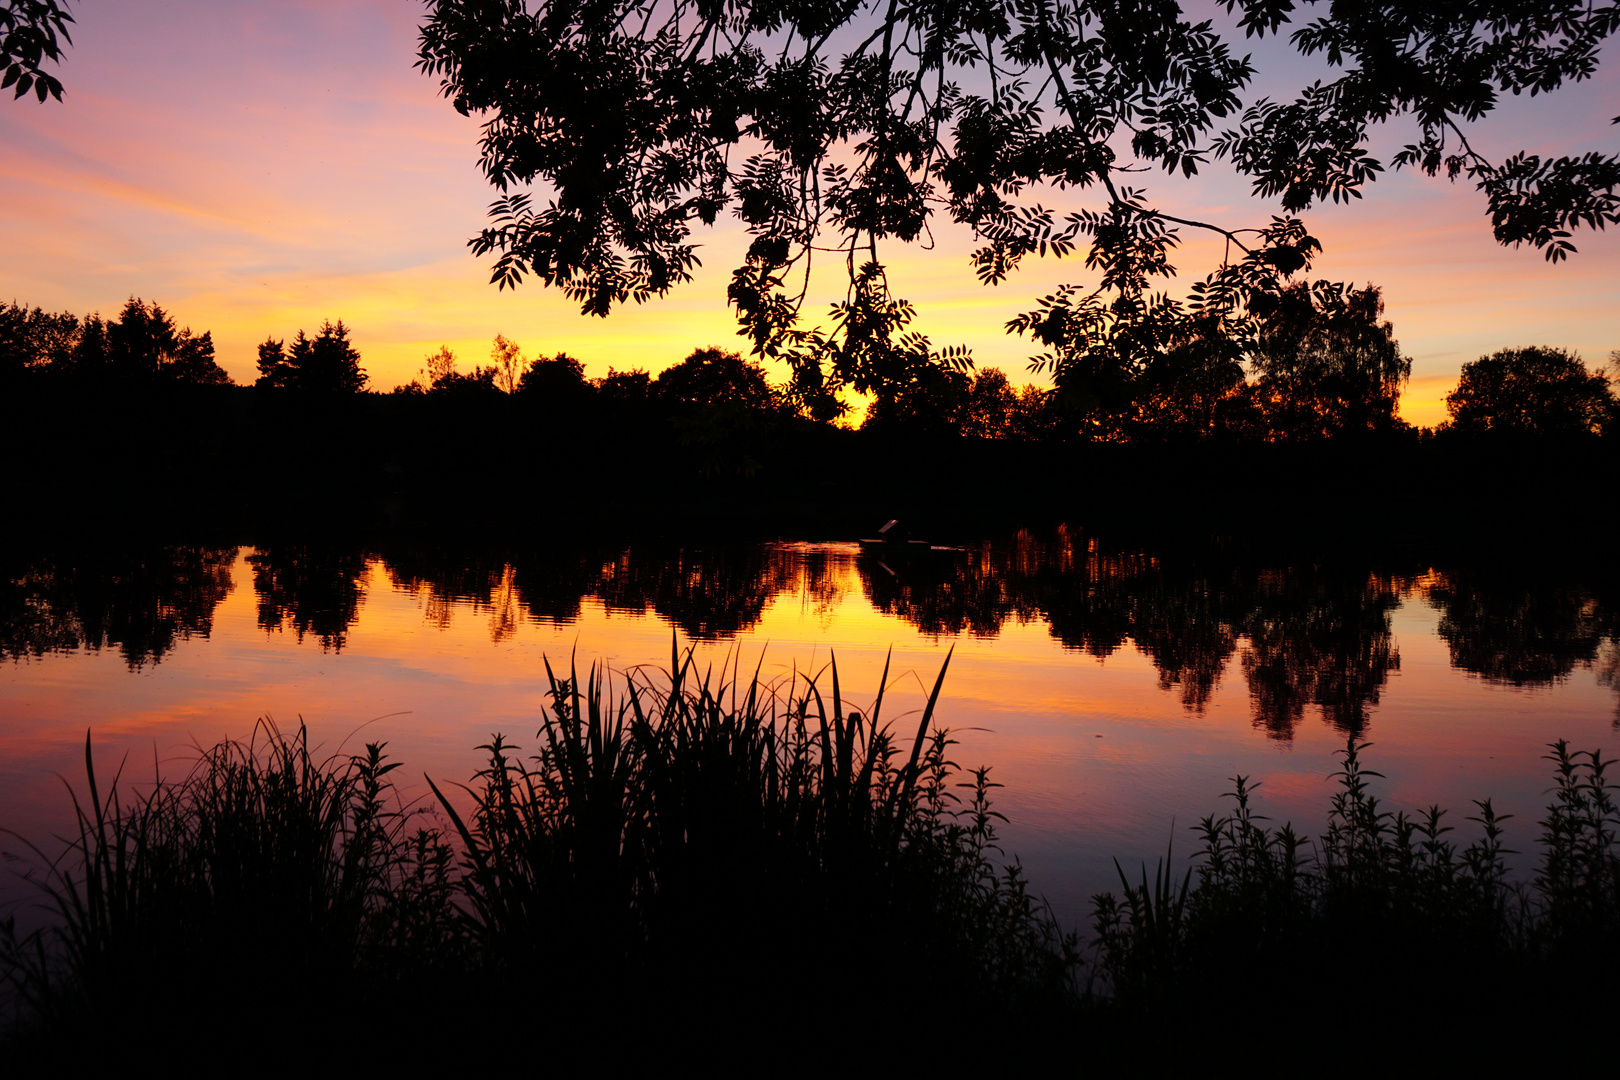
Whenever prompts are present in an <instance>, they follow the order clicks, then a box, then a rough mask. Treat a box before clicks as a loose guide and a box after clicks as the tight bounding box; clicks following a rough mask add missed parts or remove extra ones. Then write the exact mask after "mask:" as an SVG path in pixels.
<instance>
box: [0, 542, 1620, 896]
mask: <svg viewBox="0 0 1620 1080" xmlns="http://www.w3.org/2000/svg"><path fill="white" fill-rule="evenodd" d="M0 588H3V590H4V591H3V593H0V656H4V657H5V659H6V660H7V662H6V663H5V664H4V665H3V666H0V826H3V827H5V828H9V829H12V830H15V831H16V832H18V833H21V834H23V835H25V836H28V837H32V838H41V837H47V836H49V835H51V834H52V833H59V832H61V831H62V830H63V829H64V828H65V826H66V824H67V818H66V811H67V803H66V799H65V794H64V792H63V789H62V782H61V780H60V779H59V777H66V778H68V779H69V780H72V781H74V782H80V781H81V778H82V775H83V767H82V753H83V743H84V737H85V733H86V731H87V730H88V731H91V732H92V733H93V739H94V746H95V753H96V759H97V761H98V768H100V769H102V770H105V771H110V770H112V769H114V768H116V767H117V766H118V763H119V762H121V761H125V762H126V764H125V769H126V775H133V776H135V777H136V778H137V779H145V778H147V777H150V776H151V774H152V772H153V769H154V768H158V769H162V770H165V771H167V772H169V773H171V774H175V773H179V772H181V771H183V770H184V768H185V767H186V763H187V761H188V758H189V756H190V755H192V754H193V753H194V748H195V747H196V746H199V745H207V744H211V743H212V742H214V741H216V740H218V739H220V738H222V737H227V736H229V737H235V738H244V737H246V736H248V735H249V734H250V733H251V732H252V730H253V726H254V723H255V721H256V719H257V718H260V717H271V718H273V720H274V721H275V722H276V723H278V724H280V725H281V726H283V727H287V726H290V725H294V724H297V723H299V722H303V723H307V724H308V726H309V728H310V731H311V734H312V737H313V740H314V741H316V742H319V743H320V744H322V745H323V746H324V747H326V748H327V749H328V750H330V751H351V750H358V749H359V748H360V747H361V746H362V745H363V744H364V743H365V742H368V741H374V740H386V741H387V743H388V752H389V753H390V755H391V756H393V757H394V758H395V759H396V760H402V761H404V762H405V763H406V766H407V767H406V768H405V769H402V770H400V774H401V775H402V776H403V777H405V781H404V782H405V785H406V787H407V788H408V789H409V790H410V791H411V792H412V793H413V794H414V793H420V792H421V791H422V790H423V787H424V785H422V783H421V777H422V776H423V774H424V773H425V774H427V775H431V776H433V777H434V778H435V779H436V780H439V779H447V780H451V781H457V780H466V779H467V778H468V777H469V776H470V774H471V773H472V772H473V771H474V770H475V769H476V768H477V766H478V764H479V755H478V753H477V751H476V750H475V747H477V746H478V745H479V744H480V743H483V742H485V741H487V739H488V737H489V736H490V734H491V733H493V732H497V731H498V732H503V733H505V734H507V735H508V736H509V737H512V738H513V739H514V740H515V741H517V742H519V743H520V744H521V743H522V742H523V741H524V739H525V738H529V737H532V735H533V733H534V728H535V726H536V725H535V720H534V718H535V716H536V715H537V713H538V711H539V709H540V708H541V706H542V704H543V703H544V701H545V688H546V685H547V684H546V676H545V661H546V660H547V659H548V658H549V660H550V661H551V663H552V664H553V665H559V664H567V663H569V662H570V658H571V657H572V658H577V663H579V664H580V665H581V666H582V667H585V666H588V665H589V664H590V663H592V662H605V663H607V664H609V665H610V666H612V667H614V668H617V669H622V668H625V667H628V666H632V665H639V664H648V663H666V662H667V659H668V657H669V654H670V648H671V641H672V637H673V639H674V641H675V642H676V643H677V644H678V645H679V647H681V648H685V647H687V646H691V647H693V648H695V649H696V650H697V654H698V658H699V661H700V663H701V664H712V665H714V666H716V667H718V666H720V665H723V664H728V663H731V662H733V661H738V662H740V664H741V666H742V667H743V668H745V669H752V668H753V667H754V666H756V665H761V664H762V670H763V674H764V677H766V678H768V679H785V678H788V677H790V676H791V675H792V674H793V672H794V671H799V672H803V671H806V670H816V669H819V668H820V667H822V666H823V665H824V664H826V663H827V661H828V660H829V659H831V658H832V657H833V656H834V655H835V654H836V658H837V663H838V667H839V672H840V678H841V682H842V684H843V686H844V688H845V693H846V695H847V696H849V697H852V698H854V699H855V700H856V701H857V702H859V703H862V704H865V703H867V702H869V701H870V700H871V698H872V696H873V695H874V693H875V691H876V688H877V680H878V678H879V675H880V673H881V671H882V668H883V664H884V661H885V657H886V656H887V655H889V653H890V651H891V650H892V670H891V676H890V677H891V686H890V695H891V696H890V699H889V703H886V705H885V712H886V714H887V715H889V716H890V717H893V718H895V719H896V720H900V719H901V718H902V717H903V715H904V714H905V713H906V710H913V711H912V714H911V715H912V716H915V710H916V709H918V708H920V706H921V703H922V701H923V698H924V696H925V692H926V688H927V685H931V683H932V680H933V677H934V675H935V674H936V673H937V671H938V670H939V667H940V665H941V663H943V662H944V660H945V656H946V653H947V650H952V649H954V653H953V655H952V659H951V662H950V665H951V666H950V671H949V674H948V676H947V679H946V684H945V693H944V696H943V699H942V702H941V706H940V709H939V719H940V722H941V723H942V724H944V725H945V726H947V727H948V728H950V729H951V730H952V731H953V732H954V733H955V735H956V738H957V740H958V746H957V747H956V748H955V755H954V756H955V760H956V761H957V762H958V763H959V764H961V765H963V766H965V767H971V766H975V765H979V764H988V765H991V766H992V773H991V775H992V778H993V779H995V780H997V781H999V782H1000V783H1002V784H1003V785H1004V787H1003V788H1002V789H1000V791H999V792H998V803H997V805H998V808H999V809H1000V810H1001V811H1002V812H1003V813H1005V814H1006V815H1007V817H1008V822H1007V824H1006V827H1005V829H1004V831H1003V842H1004V847H1005V849H1006V850H1007V852H1009V853H1015V854H1016V855H1017V856H1018V857H1019V858H1020V859H1021V860H1022V862H1023V864H1024V866H1025V867H1026V869H1027V870H1028V871H1029V874H1030V876H1031V878H1032V879H1033V881H1034V883H1035V885H1036V887H1037V888H1038V889H1039V890H1040V891H1041V892H1042V893H1044V894H1045V895H1046V896H1047V897H1048V898H1049V899H1050V900H1051V902H1052V903H1053V905H1054V907H1055V908H1056V909H1057V911H1058V912H1059V914H1060V916H1061V917H1062V918H1064V919H1065V920H1066V921H1068V922H1071V923H1074V922H1079V921H1080V920H1082V919H1083V918H1084V917H1085V915H1086V912H1087V900H1088V897H1089V896H1090V894H1091V893H1093V892H1095V891H1097V890H1098V889H1101V888H1107V887H1110V886H1111V885H1114V884H1116V883H1117V878H1116V876H1115V871H1114V867H1113V859H1114V858H1115V857H1118V858H1119V859H1120V860H1121V862H1122V863H1124V864H1125V865H1126V866H1135V865H1136V864H1138V863H1139V862H1140V861H1141V860H1144V859H1145V860H1150V861H1151V860H1153V859H1155V858H1157V857H1158V856H1160V855H1162V854H1164V852H1165V851H1166V849H1167V847H1169V846H1170V845H1171V844H1172V842H1173V843H1174V846H1175V851H1176V853H1177V856H1178V857H1180V856H1184V855H1186V854H1187V853H1189V852H1190V851H1191V849H1192V848H1193V847H1194V846H1195V845H1194V841H1193V837H1192V836H1191V834H1190V833H1189V832H1188V830H1187V826H1189V825H1192V824H1194V823H1195V822H1196V821H1197V820H1198V819H1199V818H1200V817H1202V816H1203V815H1205V814H1207V813H1210V812H1212V811H1218V810H1219V809H1220V807H1221V806H1222V798H1221V796H1222V793H1223V792H1225V791H1227V790H1229V788H1230V786H1231V784H1230V778H1231V777H1232V776H1234V775H1236V774H1243V775H1246V776H1249V777H1250V778H1252V779H1256V780H1258V781H1260V783H1261V788H1260V802H1261V807H1262V812H1265V813H1267V814H1269V815H1270V816H1272V817H1273V818H1275V819H1278V820H1283V819H1291V820H1293V821H1294V822H1295V823H1296V825H1298V826H1300V827H1301V828H1303V829H1304V830H1305V831H1307V832H1312V833H1314V832H1316V831H1318V830H1319V829H1320V828H1321V826H1322V821H1323V817H1324V814H1325V811H1326V808H1327V800H1328V796H1329V795H1330V793H1331V781H1330V779H1329V774H1330V773H1331V772H1332V771H1333V770H1334V768H1335V756H1334V755H1335V751H1337V750H1340V749H1342V748H1343V746H1344V745H1345V741H1346V739H1347V738H1349V737H1352V736H1356V737H1360V738H1363V739H1365V740H1367V741H1370V742H1371V743H1373V748H1372V749H1371V750H1370V751H1369V752H1368V760H1369V763H1370V764H1371V766H1372V767H1373V768H1375V769H1377V770H1379V771H1381V772H1383V773H1384V774H1385V778H1384V779H1383V780H1381V781H1379V782H1378V790H1379V793H1380V794H1381V795H1382V796H1383V797H1384V798H1385V800H1386V801H1387V803H1388V804H1389V805H1390V806H1391V807H1392V808H1404V809H1413V808H1416V807H1418V806H1427V805H1428V804H1430V803H1439V804H1440V805H1441V806H1444V807H1449V808H1450V809H1451V818H1452V823H1453V824H1455V825H1457V826H1459V829H1458V833H1459V834H1461V835H1462V836H1464V837H1465V838H1466V837H1467V836H1468V835H1469V833H1468V830H1467V825H1466V823H1465V822H1464V821H1463V820H1462V819H1463V818H1465V817H1466V816H1467V815H1468V814H1469V813H1472V812H1473V800H1475V799H1479V798H1484V797H1486V796H1490V797H1492V798H1493V799H1494V800H1495V803H1496V806H1497V808H1498V809H1499V810H1504V811H1506V812H1509V813H1513V814H1515V815H1517V816H1516V817H1515V818H1514V819H1513V821H1511V822H1510V823H1509V828H1510V837H1511V838H1515V839H1516V840H1517V843H1513V844H1512V845H1511V846H1514V847H1518V848H1520V849H1521V850H1528V849H1530V848H1532V847H1533V844H1532V843H1531V840H1532V838H1533V836H1534V835H1535V821H1536V820H1537V819H1538V817H1539V813H1540V810H1541V808H1542V806H1543V804H1544V801H1545V791H1546V789H1547V787H1548V786H1549V773H1548V771H1547V768H1546V762H1544V761H1542V760H1541V755H1542V754H1543V753H1545V744H1546V743H1548V742H1550V741H1551V740H1553V739H1556V738H1560V737H1562V738H1567V739H1569V740H1571V741H1572V742H1573V743H1575V744H1576V745H1577V746H1578V747H1581V748H1591V747H1597V746H1605V747H1608V748H1611V749H1613V748H1614V747H1616V746H1617V745H1620V735H1617V734H1616V731H1615V729H1614V724H1615V718H1616V695H1615V690H1614V685H1615V681H1616V680H1615V675H1616V671H1617V668H1620V648H1617V645H1616V639H1617V636H1620V634H1617V627H1620V620H1617V619H1616V617H1615V612H1616V607H1615V605H1613V604H1612V603H1611V602H1609V601H1608V599H1607V598H1606V597H1605V596H1604V595H1603V594H1602V591H1601V590H1595V591H1594V590H1593V589H1591V588H1588V587H1587V586H1585V585H1583V584H1581V583H1579V582H1575V583H1571V582H1570V581H1569V580H1567V579H1562V578H1558V577H1557V576H1556V575H1549V574H1548V573H1546V572H1544V568H1538V569H1537V570H1535V571H1534V572H1531V571H1527V570H1522V569H1521V570H1518V571H1515V570H1512V569H1502V570H1497V571H1493V572H1491V573H1482V572H1479V571H1477V570H1474V571H1463V570H1456V569H1452V570H1447V569H1444V568H1432V567H1409V568H1405V570H1403V571H1402V572H1400V573H1391V572H1388V571H1371V570H1368V569H1365V568H1355V567H1328V566H1323V565H1317V564H1314V563H1308V562H1304V563H1299V564H1288V563H1281V562H1278V561H1276V560H1272V561H1269V562H1254V561H1251V560H1245V559H1243V558H1239V557H1235V556H1228V555H1224V554H1222V553H1220V552H1218V551H1212V552H1204V553H1202V554H1199V555H1196V556H1187V555H1182V556H1177V557H1169V556H1160V555H1157V554H1154V553H1152V552H1146V551H1137V550H1108V549H1104V548H1100V547H1099V545H1098V544H1097V543H1096V542H1095V541H1093V540H1090V539H1088V538H1086V537H1084V536H1082V535H1081V534H1079V533H1071V532H1069V531H1066V530H1058V531H1056V532H1053V533H1049V534H1043V535H1039V536H1036V535H1030V534H1027V533H1020V534H1018V535H1016V536H1013V537H1010V538H1007V539H1005V540H1004V541H1001V542H995V543H984V544H978V545H973V546H971V547H969V548H967V549H966V550H963V551H960V552H937V553H932V554H929V555H915V556H908V557H900V556H885V557H874V556H872V555H863V554H862V553H861V551H860V549H859V547H858V546H856V545H853V544H802V543H773V544H741V545H735V546H729V547H702V548H692V547H680V546H672V545H667V544H665V545H596V546H592V545H573V546H552V547H550V548H546V549H541V550H528V551H521V552H511V551H483V552H479V551H471V552H469V550H467V549H455V550H451V549H443V548H433V547H423V546H400V545H396V546H392V547H390V546H384V547H382V548H380V549H367V548H361V547H345V546H339V545H325V546H322V545H295V546H266V547H262V548H252V547H241V548H237V547H204V546H190V547H188V546H172V547H152V548H144V549H139V548H120V547H118V546H117V545H115V544H109V545H103V546H101V547H97V548H95V549H93V550H81V551H73V552H69V551H49V552H38V551H36V552H28V553H22V554H17V553H13V554H10V555H7V556H5V561H4V564H3V566H0ZM925 684H927V685H925ZM891 710H892V711H891ZM0 846H3V847H4V849H5V850H6V851H7V852H8V853H10V854H11V855H13V856H15V855H16V854H17V852H18V851H20V850H21V849H20V846H19V844H18V843H16V842H15V841H14V840H13V839H11V838H9V837H8V838H6V839H5V840H4V842H3V844H0ZM12 865H13V867H15V866H16V865H18V864H17V863H15V862H13V863H12ZM8 878H9V875H8ZM19 895H20V893H19V890H18V887H17V885H16V883H15V881H14V880H7V881H6V882H5V883H3V884H0V901H6V902H15V901H16V900H17V898H18V896H19Z"/></svg>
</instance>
